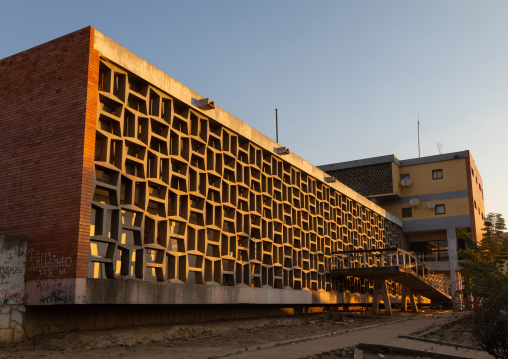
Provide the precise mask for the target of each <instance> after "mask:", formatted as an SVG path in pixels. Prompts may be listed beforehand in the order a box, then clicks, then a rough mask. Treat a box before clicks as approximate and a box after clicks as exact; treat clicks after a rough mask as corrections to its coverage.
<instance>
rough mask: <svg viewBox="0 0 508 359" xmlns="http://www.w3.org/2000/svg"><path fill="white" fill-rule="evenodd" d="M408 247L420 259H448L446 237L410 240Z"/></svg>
mask: <svg viewBox="0 0 508 359" xmlns="http://www.w3.org/2000/svg"><path fill="white" fill-rule="evenodd" d="M409 249H410V250H411V251H412V252H414V253H415V255H416V257H417V258H418V259H420V260H423V261H426V262H431V261H442V260H447V259H448V241H447V240H446V239H443V240H437V241H427V242H410V243H409Z"/></svg>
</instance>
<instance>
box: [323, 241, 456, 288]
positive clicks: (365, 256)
mask: <svg viewBox="0 0 508 359" xmlns="http://www.w3.org/2000/svg"><path fill="white" fill-rule="evenodd" d="M330 266H331V269H351V268H374V267H393V266H401V267H404V268H407V269H409V270H410V271H411V272H413V274H414V275H415V276H416V277H418V278H420V279H421V280H422V281H425V282H426V283H428V284H430V285H431V286H432V287H434V288H436V289H438V290H440V291H441V292H444V293H448V287H449V286H450V283H449V282H448V281H447V280H446V279H445V276H444V275H443V274H436V273H434V272H433V271H432V270H431V269H430V268H429V267H428V266H427V265H425V264H424V263H423V262H422V261H420V260H419V259H418V258H416V256H415V255H414V254H413V253H411V252H408V251H405V250H403V249H400V248H393V249H388V250H387V249H384V250H379V251H377V252H375V251H374V250H365V251H362V250H359V251H349V252H347V253H334V254H333V258H332V261H331V263H330Z"/></svg>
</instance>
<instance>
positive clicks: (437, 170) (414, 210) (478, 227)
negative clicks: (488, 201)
mask: <svg viewBox="0 0 508 359" xmlns="http://www.w3.org/2000/svg"><path fill="white" fill-rule="evenodd" d="M319 168H321V169H322V170H324V171H326V172H327V173H329V174H330V175H331V176H334V177H336V178H337V179H338V180H339V181H341V182H342V183H344V184H346V185H347V186H349V187H351V188H352V189H354V190H355V191H357V192H358V193H360V194H362V195H364V196H366V197H367V198H369V199H371V200H372V201H373V202H375V203H377V204H379V205H380V206H381V207H383V208H384V209H386V210H387V211H389V212H390V213H393V214H395V215H396V216H397V217H399V218H400V219H401V220H402V227H403V241H402V247H403V248H406V249H408V250H410V251H414V252H415V254H416V255H417V257H419V258H420V259H421V260H422V261H424V262H425V263H426V264H427V265H428V266H429V267H430V268H431V269H433V270H434V271H436V272H439V273H443V274H446V275H447V276H448V277H449V278H450V281H451V283H452V288H451V291H452V293H455V291H456V290H458V289H460V288H461V276H460V272H459V271H458V270H459V266H458V254H457V249H458V248H460V247H463V246H464V243H462V242H461V240H460V239H457V229H458V228H464V229H467V230H470V231H471V233H473V234H474V235H475V236H476V238H481V236H482V228H483V221H484V219H485V212H484V204H483V187H482V186H483V185H482V179H481V176H480V173H479V171H478V169H477V167H476V165H475V162H474V160H473V157H472V156H471V154H470V153H469V151H462V152H454V153H447V154H440V155H436V156H429V157H422V158H413V159H409V160H399V159H398V158H397V157H395V156H394V155H389V156H381V157H374V158H368V159H363V160H357V161H350V162H342V163H335V164H330V165H324V166H319Z"/></svg>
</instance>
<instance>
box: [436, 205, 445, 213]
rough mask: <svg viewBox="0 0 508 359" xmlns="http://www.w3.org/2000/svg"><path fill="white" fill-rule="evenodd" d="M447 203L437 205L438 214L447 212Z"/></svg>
mask: <svg viewBox="0 0 508 359" xmlns="http://www.w3.org/2000/svg"><path fill="white" fill-rule="evenodd" d="M445 213H446V210H445V205H444V204H438V205H436V214H445Z"/></svg>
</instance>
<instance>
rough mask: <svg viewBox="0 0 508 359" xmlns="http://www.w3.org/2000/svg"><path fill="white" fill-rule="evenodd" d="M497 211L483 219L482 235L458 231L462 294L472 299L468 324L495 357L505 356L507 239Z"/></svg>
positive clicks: (507, 334)
mask: <svg viewBox="0 0 508 359" xmlns="http://www.w3.org/2000/svg"><path fill="white" fill-rule="evenodd" d="M505 229H506V224H505V220H504V218H503V216H502V215H501V214H499V213H489V214H488V215H487V217H486V218H485V228H484V229H483V232H484V233H483V238H482V240H481V241H480V242H477V241H475V240H474V239H473V238H472V237H471V235H469V234H467V233H466V232H461V236H462V237H463V238H464V239H465V241H466V243H467V249H465V250H462V251H461V252H460V254H461V257H462V259H463V262H462V264H461V267H462V271H463V274H464V276H465V285H464V291H463V292H464V294H465V295H466V296H469V297H471V296H472V298H473V313H472V316H471V324H472V329H473V335H474V336H475V338H476V339H477V341H478V344H479V345H480V346H481V347H482V348H483V349H485V350H486V351H487V352H488V353H489V354H490V355H492V356H494V357H495V358H504V359H507V358H508V272H507V267H506V263H507V261H508V239H507V238H505V237H503V235H502V233H503V230H505Z"/></svg>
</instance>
